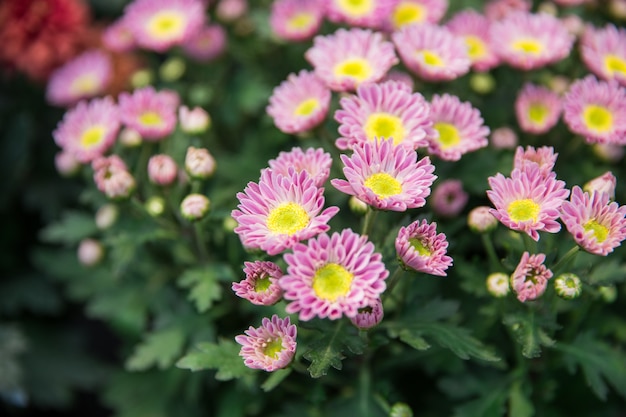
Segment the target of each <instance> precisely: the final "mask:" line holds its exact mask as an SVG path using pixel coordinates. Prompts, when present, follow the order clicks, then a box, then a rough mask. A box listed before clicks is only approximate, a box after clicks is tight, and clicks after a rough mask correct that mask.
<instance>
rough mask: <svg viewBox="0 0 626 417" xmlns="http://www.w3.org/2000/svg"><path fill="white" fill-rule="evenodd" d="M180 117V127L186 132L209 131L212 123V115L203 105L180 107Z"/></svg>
mask: <svg viewBox="0 0 626 417" xmlns="http://www.w3.org/2000/svg"><path fill="white" fill-rule="evenodd" d="M178 119H179V120H180V128H181V129H182V131H183V132H185V133H190V134H198V133H204V132H206V131H207V129H208V128H209V126H210V125H211V117H210V116H209V113H207V111H206V110H204V109H203V108H202V107H198V106H196V107H194V108H193V109H192V110H189V107H187V106H180V107H179V108H178Z"/></svg>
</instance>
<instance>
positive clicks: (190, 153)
mask: <svg viewBox="0 0 626 417" xmlns="http://www.w3.org/2000/svg"><path fill="white" fill-rule="evenodd" d="M185 171H187V174H189V176H190V177H191V178H195V179H199V180H205V179H207V178H209V177H211V176H212V175H213V173H214V172H215V158H213V155H211V153H210V152H209V150H208V149H205V148H194V147H193V146H190V147H188V148H187V153H186V154H185Z"/></svg>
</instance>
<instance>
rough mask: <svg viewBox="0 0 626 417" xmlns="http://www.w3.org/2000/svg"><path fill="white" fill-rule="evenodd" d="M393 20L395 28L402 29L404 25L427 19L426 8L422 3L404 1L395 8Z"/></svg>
mask: <svg viewBox="0 0 626 417" xmlns="http://www.w3.org/2000/svg"><path fill="white" fill-rule="evenodd" d="M391 20H392V22H393V26H394V28H396V29H400V28H401V27H402V26H406V25H410V24H413V23H421V22H423V21H424V20H426V10H425V9H424V6H422V5H421V4H416V3H410V2H402V3H400V4H399V5H397V6H396V8H395V9H394V10H393V14H392V16H391Z"/></svg>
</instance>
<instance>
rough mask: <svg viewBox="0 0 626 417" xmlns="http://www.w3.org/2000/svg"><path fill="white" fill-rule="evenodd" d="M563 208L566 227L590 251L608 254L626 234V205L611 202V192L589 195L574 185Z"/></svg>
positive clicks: (620, 242) (596, 192)
mask: <svg viewBox="0 0 626 417" xmlns="http://www.w3.org/2000/svg"><path fill="white" fill-rule="evenodd" d="M561 211H562V213H561V220H562V221H563V223H564V224H565V227H567V230H568V231H569V232H570V233H571V235H572V236H573V237H574V240H575V241H576V243H577V244H578V246H580V247H581V248H583V249H584V250H586V251H587V252H590V253H593V254H596V255H601V256H606V255H608V254H609V253H611V252H613V249H615V248H616V247H618V246H620V245H621V244H622V241H623V240H624V239H625V238H626V206H620V205H618V204H617V203H616V202H610V200H609V194H608V193H605V192H598V191H594V192H593V193H592V194H591V195H590V194H589V193H586V192H583V190H582V189H581V188H580V187H578V186H575V187H574V188H573V189H572V196H571V198H570V201H565V202H564V203H563V205H562V207H561Z"/></svg>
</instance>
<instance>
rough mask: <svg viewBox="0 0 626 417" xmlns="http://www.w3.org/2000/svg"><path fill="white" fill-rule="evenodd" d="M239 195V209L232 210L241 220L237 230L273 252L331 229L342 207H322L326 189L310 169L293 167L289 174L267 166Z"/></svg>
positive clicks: (251, 242)
mask: <svg viewBox="0 0 626 417" xmlns="http://www.w3.org/2000/svg"><path fill="white" fill-rule="evenodd" d="M237 199H238V200H239V203H240V204H239V205H238V206H237V208H238V210H237V209H236V210H233V211H232V214H231V215H232V217H233V218H234V219H235V220H236V221H237V223H239V225H238V226H237V227H236V228H235V233H237V234H238V235H239V238H240V239H241V242H242V244H243V245H244V246H246V247H248V248H258V249H261V250H264V251H266V252H267V253H268V254H270V255H276V254H279V253H280V252H282V251H283V250H285V249H288V248H291V247H293V246H294V245H295V244H296V243H298V242H299V241H301V240H306V239H310V238H311V237H313V236H315V235H317V234H319V233H321V232H325V231H327V230H328V229H329V228H330V227H329V226H328V225H327V224H326V223H328V221H329V220H330V219H331V218H332V217H333V216H334V215H335V214H337V212H338V211H339V208H338V207H328V208H327V209H326V210H324V211H322V208H323V206H324V189H323V188H319V187H317V186H316V185H315V182H314V180H313V179H312V178H311V177H310V176H309V174H308V173H307V172H306V171H302V172H299V173H298V172H296V171H295V170H291V171H290V173H289V175H286V176H285V175H280V174H278V173H275V172H274V171H272V170H271V169H265V170H263V172H262V173H261V179H260V180H259V183H258V184H257V183H254V182H249V183H248V186H247V187H246V188H245V190H244V192H243V193H238V194H237Z"/></svg>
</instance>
